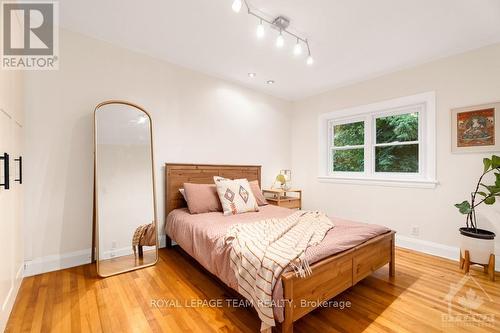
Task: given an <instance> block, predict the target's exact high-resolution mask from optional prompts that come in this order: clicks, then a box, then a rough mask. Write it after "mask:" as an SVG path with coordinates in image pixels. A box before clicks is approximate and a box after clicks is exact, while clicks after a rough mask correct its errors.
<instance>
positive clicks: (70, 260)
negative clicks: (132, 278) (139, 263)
mask: <svg viewBox="0 0 500 333" xmlns="http://www.w3.org/2000/svg"><path fill="white" fill-rule="evenodd" d="M159 243H160V248H162V247H165V244H166V238H165V235H161V236H159ZM116 251H121V249H120V250H116ZM121 252H123V253H126V254H131V253H133V252H132V248H131V247H130V248H127V250H125V249H124V250H123V251H121ZM121 252H120V255H122V254H121ZM128 252H130V253H128ZM90 260H91V249H85V250H80V251H75V252H70V253H64V254H61V255H57V254H56V255H50V256H45V257H41V258H35V259H33V260H27V261H25V263H24V276H32V275H37V274H42V273H47V272H52V271H58V270H60V269H65V268H70V267H75V266H80V265H85V264H89V263H90Z"/></svg>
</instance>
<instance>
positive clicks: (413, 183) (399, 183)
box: [318, 176, 438, 189]
mask: <svg viewBox="0 0 500 333" xmlns="http://www.w3.org/2000/svg"><path fill="white" fill-rule="evenodd" d="M318 181H319V182H321V183H337V184H353V185H371V186H388V187H407V188H430V189H433V188H436V186H437V184H438V181H437V180H421V179H377V178H361V177H339V176H318Z"/></svg>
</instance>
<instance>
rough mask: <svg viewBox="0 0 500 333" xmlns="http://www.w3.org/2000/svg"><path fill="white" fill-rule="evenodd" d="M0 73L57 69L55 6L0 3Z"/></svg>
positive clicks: (56, 7) (46, 3) (56, 17)
mask: <svg viewBox="0 0 500 333" xmlns="http://www.w3.org/2000/svg"><path fill="white" fill-rule="evenodd" d="M1 15H2V25H3V26H2V28H3V34H2V69H14V70H15V69H17V70H54V69H58V68H59V62H58V51H59V50H58V45H59V40H58V39H59V35H58V30H57V27H56V24H58V22H57V20H58V3H57V2H52V1H51V2H26V1H19V2H11V1H4V2H2V14H1Z"/></svg>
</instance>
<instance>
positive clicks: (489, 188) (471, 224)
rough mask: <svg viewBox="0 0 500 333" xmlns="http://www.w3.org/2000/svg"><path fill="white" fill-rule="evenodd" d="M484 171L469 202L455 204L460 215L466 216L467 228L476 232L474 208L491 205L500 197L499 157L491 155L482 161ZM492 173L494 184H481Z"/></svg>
mask: <svg viewBox="0 0 500 333" xmlns="http://www.w3.org/2000/svg"><path fill="white" fill-rule="evenodd" d="M483 164H484V170H483V174H482V175H481V177H479V180H478V182H477V185H476V189H475V191H474V192H472V193H471V199H470V201H467V200H465V201H463V202H461V203H457V204H455V207H457V208H458V210H459V211H460V213H462V214H464V215H467V219H466V225H467V228H473V229H474V230H475V232H477V221H476V211H475V209H476V207H477V206H479V205H480V204H482V203H485V204H486V205H493V204H494V203H495V202H496V197H500V157H499V156H496V155H493V156H492V157H491V158H484V159H483ZM490 172H493V173H494V175H495V183H494V184H493V185H486V184H484V183H483V179H484V177H485V176H486V175H487V174H489V173H490Z"/></svg>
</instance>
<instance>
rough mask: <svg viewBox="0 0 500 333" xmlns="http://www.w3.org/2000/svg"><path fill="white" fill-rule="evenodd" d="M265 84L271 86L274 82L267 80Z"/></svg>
mask: <svg viewBox="0 0 500 333" xmlns="http://www.w3.org/2000/svg"><path fill="white" fill-rule="evenodd" d="M266 83H267V84H273V83H274V80H267V81H266Z"/></svg>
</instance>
